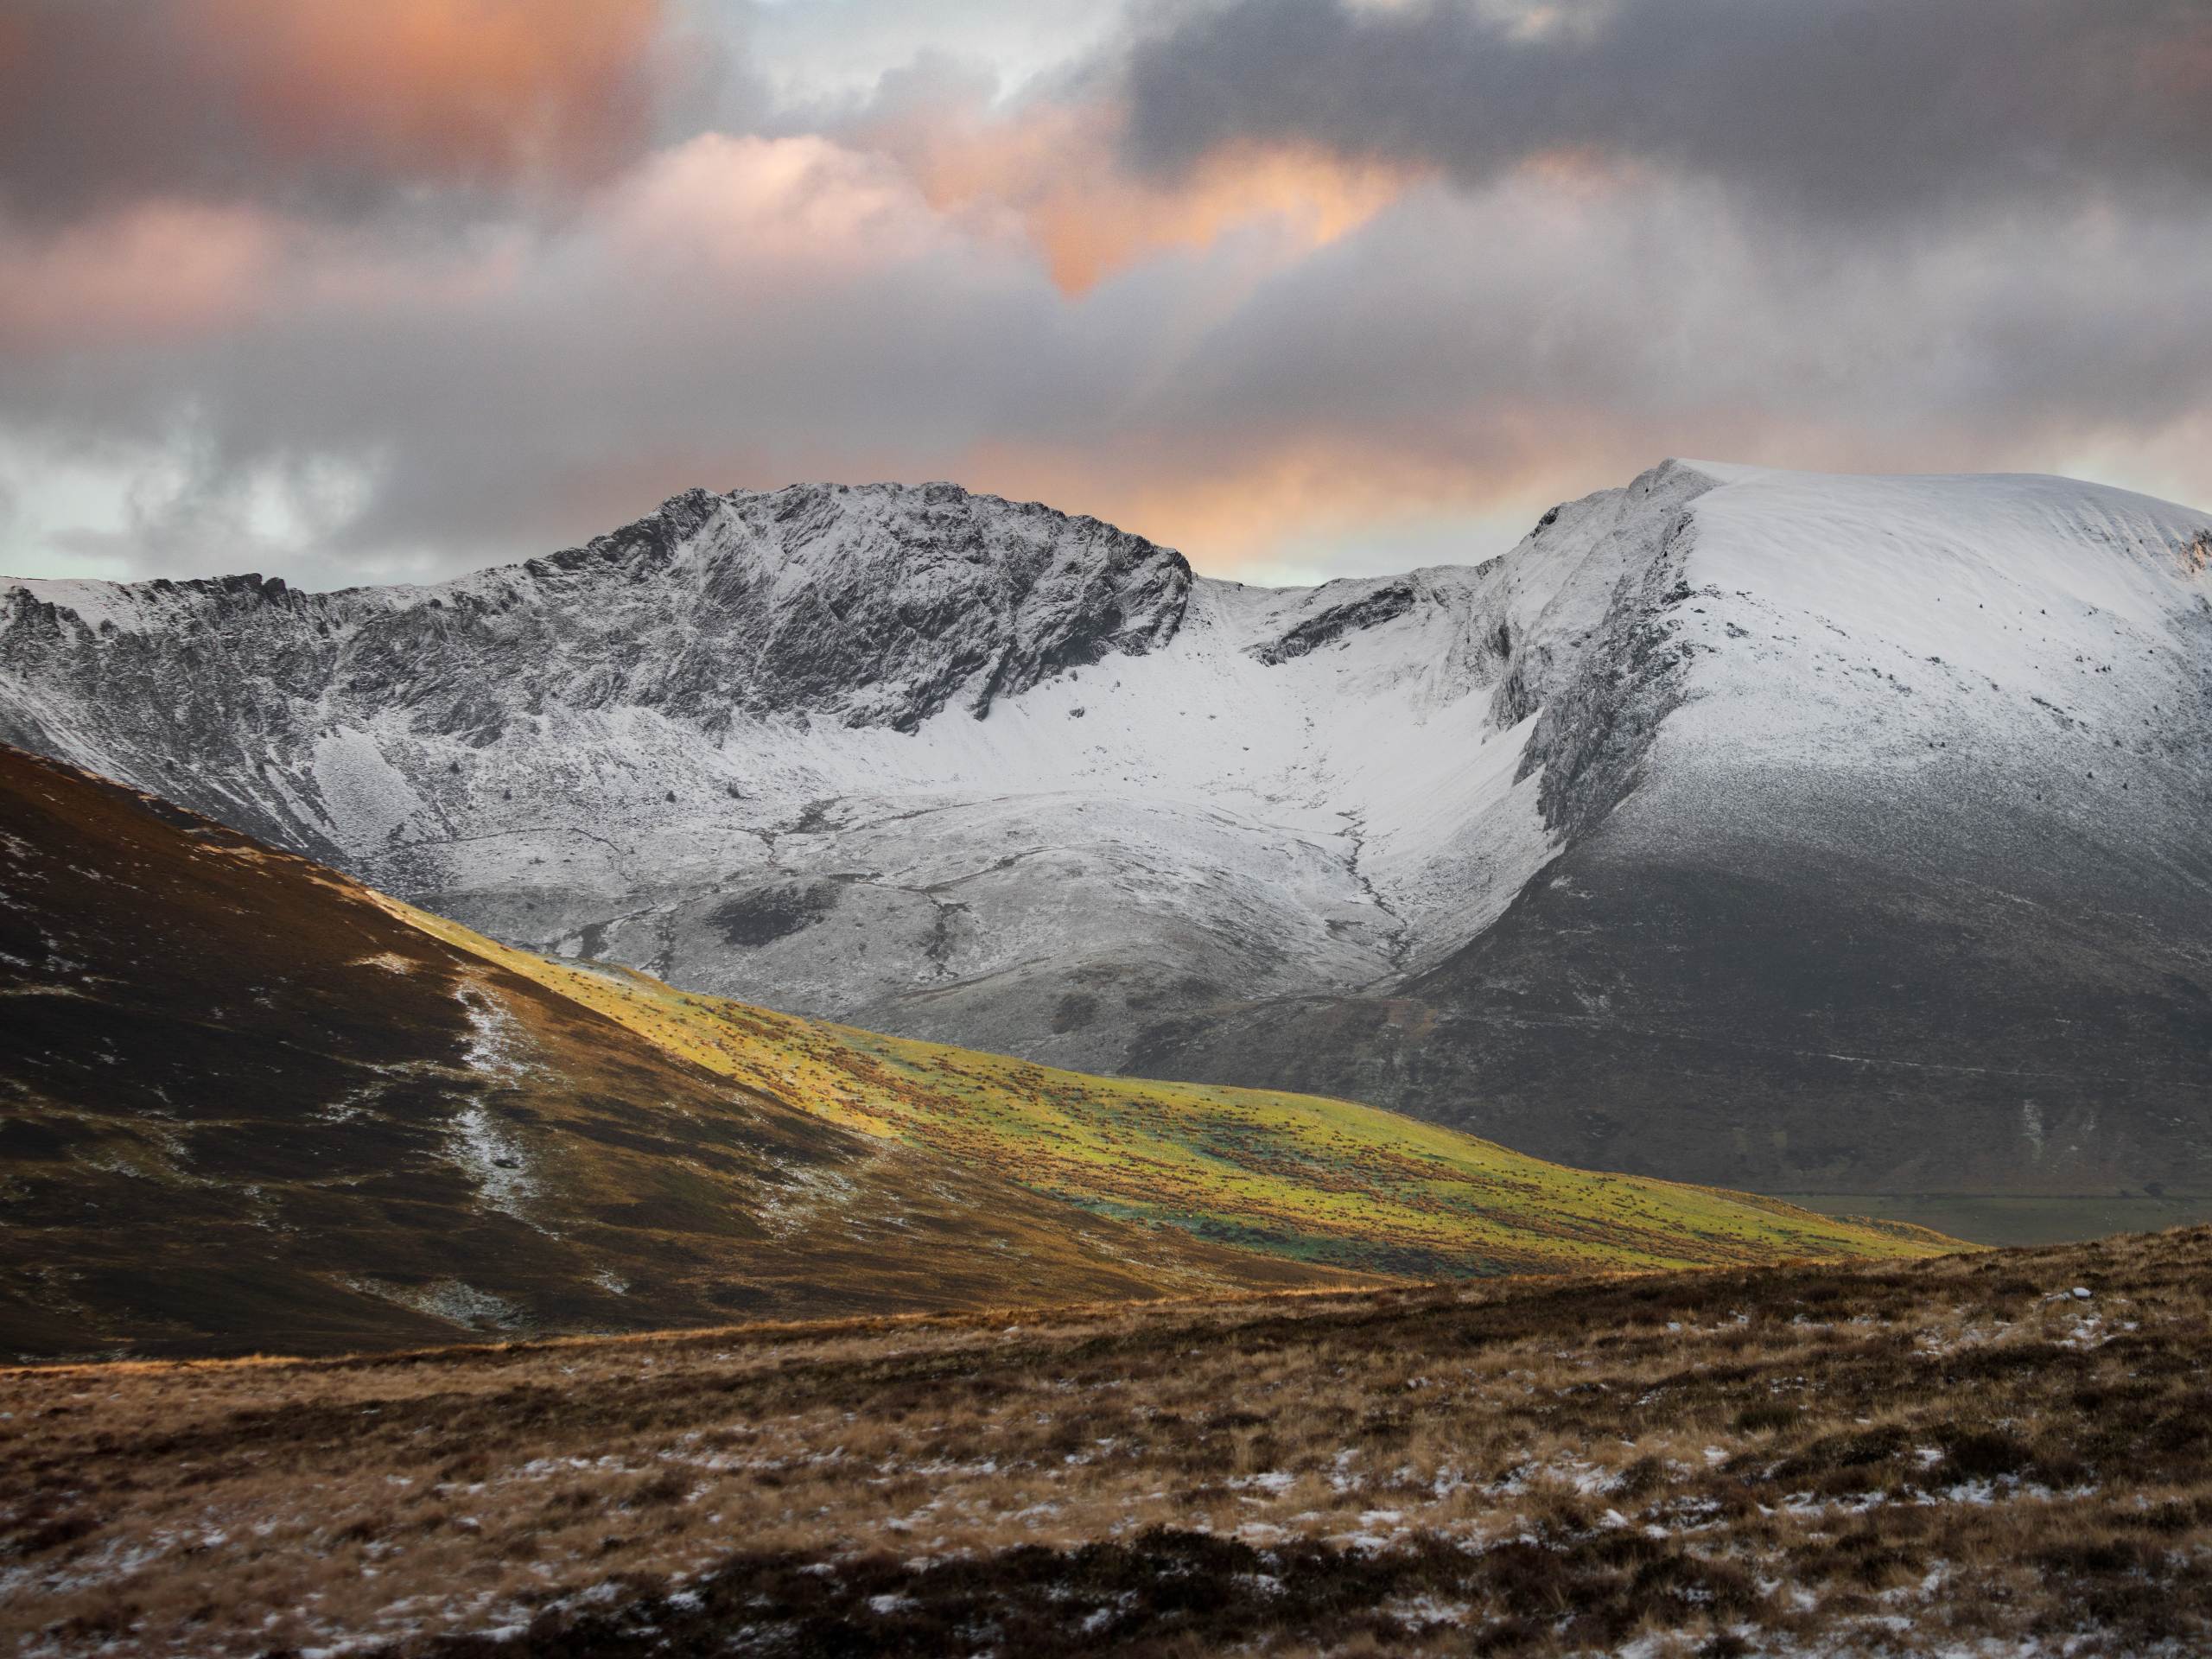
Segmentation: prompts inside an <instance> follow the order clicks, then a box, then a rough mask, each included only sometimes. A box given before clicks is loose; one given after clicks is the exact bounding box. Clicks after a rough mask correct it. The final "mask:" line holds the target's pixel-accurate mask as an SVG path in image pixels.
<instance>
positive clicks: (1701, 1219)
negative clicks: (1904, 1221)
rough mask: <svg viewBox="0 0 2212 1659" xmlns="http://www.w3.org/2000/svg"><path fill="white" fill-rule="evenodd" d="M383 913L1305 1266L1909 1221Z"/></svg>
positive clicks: (634, 1020)
mask: <svg viewBox="0 0 2212 1659" xmlns="http://www.w3.org/2000/svg"><path fill="white" fill-rule="evenodd" d="M384 902H385V903H386V904H387V905H389V906H391V908H392V910H393V912H394V913H395V914H398V915H403V916H405V917H407V918H409V919H410V920H412V921H413V922H414V923H415V924H416V925H417V926H420V927H422V928H423V929H425V930H426V931H429V932H432V933H434V934H435V935H436V936H437V937H439V938H442V939H444V940H446V941H447V942H448V943H450V944H456V945H459V946H461V947H462V948H465V949H468V950H475V951H477V952H479V953H480V954H483V955H486V956H487V957H489V958H490V959H492V960H493V961H495V962H497V963H499V964H500V965H501V966H503V967H505V968H507V969H511V970H512V971H514V972H516V973H518V974H523V975H526V976H530V977H531V978H534V979H536V980H537V982H540V983H541V984H543V985H546V986H548V987H550V988H553V989H556V990H557V991H559V992H560V993H561V994H562V995H565V996H568V997H571V998H573V999H575V1001H579V1002H581V1003H583V1004H584V1005H586V1006H587V1007H593V1008H595V1009H598V1010H599V1011H601V1013H604V1014H607V1016H608V1017H609V1018H611V1019H613V1020H617V1021H619V1022H620V1023H621V1024H623V1025H625V1026H626V1027H629V1028H630V1029H631V1030H632V1031H634V1032H636V1033H639V1034H640V1035H643V1036H645V1037H647V1038H649V1039H652V1041H653V1042H654V1043H655V1044H657V1045H658V1046H661V1047H663V1048H664V1049H667V1050H669V1051H670V1052H675V1053H677V1054H681V1055H683V1057H685V1058H688V1059H691V1060H694V1061H696V1062H697V1063H698V1064H700V1065H703V1066H705V1067H707V1068H708V1069H709V1070H710V1071H718V1072H720V1073H721V1074H723V1075H724V1076H727V1077H734V1078H736V1079H738V1080H740V1081H741V1082H744V1083H746V1084H750V1085H751V1086H753V1088H755V1089H758V1090H761V1091H762V1092H764V1093H766V1094H768V1095H772V1096H777V1097H779V1098H782V1099H786V1100H790V1101H792V1102H795V1103H802V1104H804V1106H806V1107H807V1108H808V1109H810V1110H813V1111H815V1112H817V1113H819V1114H821V1115H822V1116H824V1117H826V1118H829V1120H831V1121H833V1122H837V1123H840V1124H842V1125H844V1126H846V1127H849V1128H855V1129H858V1130H861V1131H862V1132H864V1133H866V1134H868V1135H879V1136H886V1137H891V1138H895V1139H898V1140H900V1141H906V1142H907V1143H908V1144H911V1145H915V1146H924V1147H931V1148H933V1149H936V1150H938V1151H940V1152H945V1153H950V1154H952V1155H953V1156H954V1157H955V1159H956V1160H957V1161H959V1162H960V1163H961V1164H962V1165H963V1166H965V1167H969V1168H982V1169H988V1170H991V1171H994V1172H995V1173H1000V1174H1002V1175H1004V1176H1006V1177H1007V1178H1009V1179H1013V1180H1014V1181H1017V1182H1019V1183H1020V1184H1022V1185H1026V1186H1027V1187H1029V1188H1031V1189H1033V1190H1034V1191H1036V1192H1043V1193H1046V1194H1050V1195H1051V1196H1052V1197H1055V1198H1063V1199H1065V1200H1068V1201H1069V1202H1071V1203H1073V1204H1076V1205H1080V1206H1082V1207H1083V1208H1084V1209H1085V1210H1088V1211H1091V1212H1093V1213H1094V1214H1097V1215H1102V1216H1110V1217H1119V1218H1122V1219H1128V1220H1135V1221H1141V1222H1147V1223H1155V1224H1166V1225H1168V1226H1172V1227H1179V1228H1185V1229H1187V1230H1190V1231H1192V1232H1193V1233H1196V1234H1197V1235H1198V1236H1200V1237H1203V1238H1206V1239H1210V1240H1214V1241H1217V1242H1220V1243H1228V1244H1233V1245H1236V1246H1239V1247H1242V1248H1244V1249H1252V1250H1257V1251H1262V1252H1264V1253H1267V1254H1268V1255H1281V1256H1287V1257H1289V1258H1292V1259H1294V1260H1296V1261H1300V1262H1310V1263H1313V1264H1317V1265H1327V1266H1332V1267H1338V1268H1357V1269H1361V1270H1364V1271H1369V1272H1376V1273H1387V1274H1402V1275H1407V1276H1412V1277H1426V1278H1433V1277H1442V1276H1452V1275H1458V1274H1479V1273H1504V1272H1571V1271H1586V1270H1591V1269H1604V1268H1668V1267H1689V1266H1706V1265H1716V1264H1730V1263H1741V1262H1761V1261H1773V1260H1776V1259H1777V1258H1782V1257H1832V1256H1916V1255H1937V1254H1940V1253H1942V1252H1943V1251H1945V1250H1948V1249H1956V1248H1957V1246H1956V1244H1955V1242H1953V1241H1951V1240H1948V1239H1945V1238H1942V1237H1941V1236H1938V1235H1936V1234H1932V1233H1929V1232H1926V1231H1923V1230H1920V1229H1917V1228H1912V1227H1908V1226H1902V1225H1897V1224H1888V1223H1873V1222H1866V1221H1857V1220H1847V1219H1841V1218H1838V1217H1829V1216H1822V1215H1818V1214H1815V1213H1814V1212H1813V1211H1808V1210H1802V1209H1799V1208H1796V1207H1795V1206H1793V1205H1789V1204H1786V1203H1783V1202H1782V1201H1780V1200H1777V1199H1772V1198H1759V1197H1755V1196H1752V1195H1750V1194H1745V1193H1737V1192H1722V1191H1719V1190H1717V1189H1714V1188H1710V1187H1700V1186H1688V1185H1679V1184H1676V1183H1673V1182H1668V1181H1661V1180H1654V1179H1645V1178H1641V1177H1632V1176H1624V1175H1608V1174H1600V1173H1592V1172H1589V1171H1585V1170H1578V1169H1569V1168H1566V1167H1564V1166H1560V1165H1557V1164H1550V1163H1546V1162H1544V1161H1542V1160H1540V1159H1535V1158H1528V1157H1523V1156H1522V1155H1521V1154H1518V1153H1515V1152H1510V1151H1508V1150H1507V1149H1506V1148H1505V1147H1500V1146H1497V1145H1495V1144H1493V1143H1492V1142H1490V1141H1481V1140H1478V1139H1476V1138H1474V1137H1473V1136H1471V1135H1463V1134H1460V1133H1459V1132H1457V1131H1454V1130H1451V1129H1446V1128H1439V1127H1437V1126H1435V1125H1433V1124H1427V1123H1422V1122H1417V1121H1415V1120H1414V1119H1411V1118H1407V1117H1402V1116H1398V1115H1396V1114H1395V1113H1392V1112H1386V1111H1381V1110H1377V1109H1375V1108H1372V1107H1366V1106H1359V1105H1355V1104H1352V1103H1350V1102H1346V1101H1340V1100H1324V1099H1319V1098H1317V1097H1315V1096H1306V1095H1290V1094H1276V1093H1271V1092H1267V1091H1263V1090H1248V1089H1229V1088H1221V1087H1215V1086H1210V1085H1205V1084H1179V1083H1156V1082H1149V1081H1145V1080H1141V1079H1135V1078H1123V1077H1089V1076H1085V1075H1083V1074H1081V1073H1078V1072H1072V1071H1056V1070H1053V1069H1052V1068H1050V1067H1047V1066H1040V1065H1030V1064H1028V1063H1027V1062H1025V1061H1021V1060H1016V1059H1010V1058H1006V1057H1004V1056H1001V1055H995V1054H982V1053H977V1052H973V1051H969V1050H965V1049H959V1048H952V1047H948V1046H943V1045H939V1044H933V1043H922V1042H913V1041H908V1040H906V1039H899V1038H892V1037H883V1036H878V1035H876V1034H874V1033H868V1032H862V1031H855V1030H852V1029H849V1028H848V1027H841V1026H835V1025H829V1024H827V1023H824V1022H821V1021H817V1020H803V1019H799V1018H797V1017H795V1016H792V1015H790V1014H774V1013H771V1012H769V1011H768V1010H766V1009H764V1008H757V1007H749V1006H747V1005H746V1004H744V1003H739V1002H731V1001H725V1000H723V999H721V998H717V997H710V996H700V995H690V994H688V993H684V992H681V991H677V990H674V989H671V988H670V987H668V986H665V985H663V984H661V983H659V982H658V981H655V980H652V979H649V978H647V977H645V976H643V975H639V974H632V973H628V972H623V971H619V970H607V969H601V968H598V967H583V966H579V965H576V964H575V963H563V962H556V961H550V960H547V959H545V958H543V957H535V956H531V955H530V954H529V953H527V952H524V951H520V950H512V949H510V948H508V947H506V946H503V945H499V944H494V943H493V942H492V941H490V940H487V939H485V938H482V937H481V936H480V935H477V934H474V933H472V932H470V931H468V930H467V929H466V928H463V927H461V926H459V925H456V924H454V923H452V922H449V921H446V920H444V919H443V918H439V917H435V916H432V915H430V914H429V913H428V912H423V911H420V910H417V909H416V908H414V907H413V906H406V905H403V904H401V903H399V901H397V900H394V899H385V900H384Z"/></svg>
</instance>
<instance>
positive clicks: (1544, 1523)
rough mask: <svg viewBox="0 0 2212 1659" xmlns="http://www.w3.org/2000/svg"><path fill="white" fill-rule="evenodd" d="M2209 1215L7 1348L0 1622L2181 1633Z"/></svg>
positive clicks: (648, 1646) (864, 1630) (400, 1647)
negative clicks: (781, 1318)
mask: <svg viewBox="0 0 2212 1659" xmlns="http://www.w3.org/2000/svg"><path fill="white" fill-rule="evenodd" d="M2208 1284H2212V1230H2205V1229H2199V1230H2193V1231H2189V1232H2177V1233H2169V1234H2164V1235H2158V1236H2138V1237H2132V1238H2125V1239H2116V1240H2113V1241H2109V1242H2107V1243H2103V1244H2099V1245H2094V1246H2086V1247H2081V1246H2077V1247H2069V1248H2065V1249H2053V1250H2046V1251H2036V1252H2028V1251H2008V1252H2002V1253H1997V1254H1986V1255H1971V1256H1955V1257H1951V1258H1948V1259H1946V1260H1942V1261H1939V1262H1923V1263H1917V1264H1913V1265H1909V1266H1896V1265H1891V1266H1871V1265H1870V1266H1857V1267H1805V1268H1768V1269H1756V1270H1745V1271H1728V1272H1719V1273H1707V1274H1674V1275H1667V1276H1658V1277H1649V1278H1639V1279H1626V1280H1611V1281H1585V1282H1580V1283H1550V1284H1536V1283H1529V1282H1526V1281H1492V1282H1491V1283H1488V1284H1483V1285H1461V1286H1444V1287H1418V1288H1408V1289H1403V1290H1395V1291H1388V1292H1379V1293H1377V1292H1364V1293H1359V1294H1332V1295H1306V1296H1287V1295H1281V1294H1276V1295H1269V1296H1262V1297H1259V1298H1256V1299H1246V1300H1225V1301H1216V1302H1211V1303H1199V1304H1170V1305H1154V1306H1147V1307H1123V1308H1111V1307H1092V1308H1079V1309H1068V1310H1063V1311H1061V1312H1058V1313H1052V1314H1043V1315H1039V1314H1022V1315H1020V1316H1018V1317H1009V1316H1007V1315H1003V1314H1002V1315H999V1316H996V1317H987V1316H977V1317H968V1318H958V1319H917V1320H905V1321H881V1320H878V1321H866V1322H857V1323H845V1324H841V1325H817V1326H799V1327H754V1328H750V1329H740V1330H728V1331H716V1332H695V1333H692V1334H690V1335H684V1336H657V1337H652V1338H607V1339H594V1340H589V1341H582V1342H570V1343H563V1344H546V1345H538V1346H523V1347H513V1348H489V1349H470V1350H454V1351H444V1352H439V1353H431V1354H420V1355H408V1356H394V1357H390V1358H385V1359H366V1360H346V1361H332V1362H321V1363H298V1362H287V1363H215V1364H201V1365H189V1366H182V1365H173V1364H150V1365H130V1366H105V1367H89V1368H79V1369H60V1370H33V1371H21V1372H16V1373H12V1374H6V1375H0V1456H4V1459H5V1460H6V1464H7V1466H8V1467H9V1468H10V1470H11V1471H14V1472H15V1475H16V1478H15V1479H14V1480H13V1481H12V1482H11V1483H10V1487H9V1490H8V1494H7V1497H5V1499H4V1500H0V1503H4V1504H5V1508H4V1510H0V1552H4V1557H5V1561H6V1566H5V1569H4V1571H0V1642H3V1643H7V1644H9V1645H10V1646H11V1647H14V1648H16V1649H20V1650H22V1651H38V1652H47V1653H57V1654H73V1653H79V1652H89V1651H92V1650H95V1649H97V1650H99V1651H100V1652H103V1653H111V1654H117V1655H135V1654H151V1653H167V1652H173V1651H181V1650H188V1651H191V1652H194V1653H202V1654H232V1653H235V1654H253V1653H264V1652H270V1651H291V1652H299V1651H305V1650H308V1649H317V1648H321V1649H336V1648H338V1647H340V1645H341V1644H342V1645H344V1646H345V1647H346V1649H348V1650H350V1651H354V1652H377V1653H385V1654H391V1655H405V1656H431V1655H435V1656H450V1659H461V1656H492V1655H499V1656H506V1659H530V1656H535V1655H546V1656H551V1655H575V1654H582V1653H590V1654H594V1655H614V1656H620V1655H628V1654H635V1655H639V1656H644V1655H648V1654H673V1655H685V1654H709V1653H723V1652H741V1653H753V1654H818V1653H837V1654H849V1655H868V1654H912V1655H924V1654H931V1655H933V1654H938V1653H944V1652H947V1651H970V1650H974V1651H982V1650H987V1649H988V1650H992V1651H996V1652H1000V1653H1005V1654H1045V1653H1090V1652H1127V1653H1146V1654H1192V1655H1194V1654H1199V1653H1211V1652H1218V1651H1225V1650H1235V1651H1249V1652H1265V1653H1313V1652H1326V1651H1338V1650H1348V1651H1354V1652H1371V1651H1373V1650H1375V1649H1376V1647H1378V1646H1379V1647H1383V1648H1387V1649H1388V1650H1389V1651H1393V1652H1437V1653H1452V1654H1465V1653H1469V1652H1474V1653H1530V1654H1550V1653H1564V1652H1628V1653H1633V1654H1636V1655H1637V1656H1639V1659H1662V1656H1669V1655H1679V1656H1688V1655H1689V1654H1692V1653H1698V1654H1751V1653H1788V1654H1796V1655H1815V1654H1818V1655H1827V1654H1841V1653H1846V1652H1848V1653H1853V1654H1860V1653H1865V1654H1874V1653H1898V1654H1907V1653H1910V1654H1926V1653H1955V1654H1989V1655H1996V1654H2003V1655H2005V1656H2013V1659H2024V1656H2041V1655H2052V1656H2056V1655H2059V1654H2078V1655H2118V1654H2129V1655H2135V1654H2147V1653H2174V1654H2182V1653H2192V1652H2202V1651H2204V1650H2205V1648H2206V1645H2207V1643H2212V1575H2208V1574H2207V1573H2206V1572H2205V1565H2206V1561H2207V1558H2208V1555H2212V1403H2208V1401H2207V1397H2206V1394H2205V1382H2204V1363H2205V1358H2206V1354H2207V1351H2208V1343H2212V1325H2208V1315H2209V1314H2212V1307H2208V1303H2207V1298H2206V1287H2207V1285H2208Z"/></svg>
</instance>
